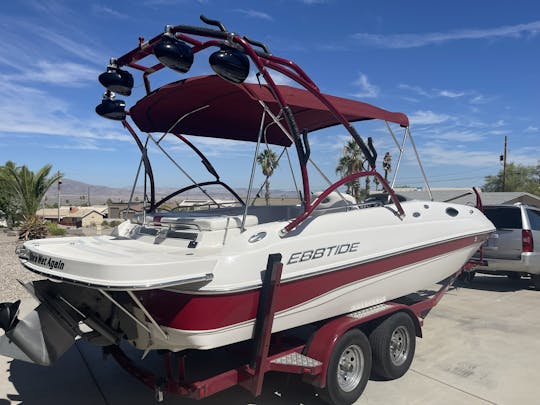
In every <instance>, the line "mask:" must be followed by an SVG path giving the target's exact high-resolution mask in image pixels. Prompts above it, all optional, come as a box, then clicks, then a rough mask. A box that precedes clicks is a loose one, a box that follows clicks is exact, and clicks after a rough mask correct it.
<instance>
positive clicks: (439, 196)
mask: <svg viewBox="0 0 540 405" xmlns="http://www.w3.org/2000/svg"><path fill="white" fill-rule="evenodd" d="M469 191H470V192H471V193H472V190H471V189H470V188H464V189H446V190H437V189H432V190H431V192H432V194H433V199H434V200H435V201H448V200H450V199H452V198H455V197H458V196H462V195H463V194H465V193H467V192H469ZM398 193H399V194H400V195H402V196H404V197H406V198H408V199H415V200H427V199H429V195H428V193H427V191H423V190H422V191H403V192H398ZM481 197H482V205H498V204H515V203H517V202H520V203H523V204H527V205H533V206H536V207H540V196H537V195H534V194H530V193H525V192H520V191H507V192H482V194H481ZM475 201H476V200H475V196H474V194H469V195H467V196H462V197H460V198H457V199H455V200H452V202H456V203H458V204H467V203H470V204H474V203H475Z"/></svg>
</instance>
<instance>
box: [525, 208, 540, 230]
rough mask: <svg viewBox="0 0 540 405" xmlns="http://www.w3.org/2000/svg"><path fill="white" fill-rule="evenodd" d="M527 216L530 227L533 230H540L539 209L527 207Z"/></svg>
mask: <svg viewBox="0 0 540 405" xmlns="http://www.w3.org/2000/svg"><path fill="white" fill-rule="evenodd" d="M527 216H528V217H529V222H530V223H531V229H532V230H533V231H540V211H536V210H530V209H528V210H527Z"/></svg>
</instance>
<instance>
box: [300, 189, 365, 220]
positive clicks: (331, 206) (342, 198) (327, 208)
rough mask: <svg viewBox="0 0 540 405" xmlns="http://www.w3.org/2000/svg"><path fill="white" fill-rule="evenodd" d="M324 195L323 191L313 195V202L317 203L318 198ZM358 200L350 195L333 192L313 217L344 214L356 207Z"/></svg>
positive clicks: (318, 207)
mask: <svg viewBox="0 0 540 405" xmlns="http://www.w3.org/2000/svg"><path fill="white" fill-rule="evenodd" d="M321 194H322V191H319V192H316V193H313V196H312V198H311V201H312V202H313V201H315V199H316V198H317V197H319V196H320V195H321ZM356 206H357V203H356V198H354V197H353V196H352V195H350V194H346V193H338V192H337V191H332V192H331V193H330V194H328V195H327V196H326V198H325V199H324V200H322V201H321V203H320V204H319V205H318V206H317V207H316V208H315V210H314V211H313V215H314V216H317V215H323V214H329V213H334V212H344V211H347V210H349V209H351V208H352V207H356Z"/></svg>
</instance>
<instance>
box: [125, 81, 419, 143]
mask: <svg viewBox="0 0 540 405" xmlns="http://www.w3.org/2000/svg"><path fill="white" fill-rule="evenodd" d="M278 88H279V90H280V92H281V94H282V95H283V98H284V99H285V102H286V103H287V104H288V105H289V106H290V108H291V110H292V113H293V115H294V117H295V119H296V123H297V124H298V128H299V130H301V131H303V130H307V131H308V132H311V131H315V130H318V129H322V128H327V127H331V126H334V125H337V124H339V123H340V122H339V120H337V119H336V117H334V115H333V114H332V113H331V112H330V111H328V109H327V108H326V107H325V106H324V105H323V104H322V103H321V102H320V101H319V100H318V99H317V98H316V97H315V96H314V95H313V94H311V93H310V92H308V91H307V90H304V89H299V88H296V87H290V86H283V85H280V86H278ZM326 97H327V98H328V100H329V101H330V102H331V103H332V104H333V105H334V106H335V107H336V109H337V110H338V111H339V112H340V113H341V114H342V115H343V116H344V117H345V118H346V119H347V120H348V121H349V122H354V121H362V120H371V119H380V120H385V121H389V122H393V123H396V124H399V125H401V126H403V127H407V126H409V119H408V118H407V116H406V115H405V114H403V113H399V112H390V111H386V110H383V109H382V108H378V107H375V106H373V105H370V104H367V103H362V102H360V101H354V100H348V99H345V98H341V97H334V96H329V95H327V96H326ZM258 100H261V101H263V102H264V103H265V104H266V106H267V107H268V108H269V109H270V110H271V111H272V113H273V114H274V115H277V114H279V110H280V109H279V105H278V103H277V102H276V100H275V99H274V97H273V96H272V93H271V92H270V90H269V88H268V86H265V85H259V84H253V83H242V84H233V83H230V82H228V81H226V80H223V79H221V78H220V77H218V76H215V75H212V76H198V77H192V78H189V79H185V80H181V81H178V82H174V83H170V84H167V85H165V86H163V87H160V88H159V89H157V90H155V91H154V92H152V93H150V94H148V95H147V96H145V97H143V98H142V99H140V100H139V101H138V102H137V103H136V104H135V105H134V106H133V107H132V108H131V109H130V115H131V118H132V119H133V121H134V122H135V124H136V125H137V126H138V127H139V129H140V130H141V131H143V132H166V131H168V130H169V129H170V128H171V126H172V125H173V124H174V123H175V122H176V121H178V120H179V119H180V118H181V117H183V116H184V115H186V114H189V113H191V112H193V111H194V110H196V109H198V108H201V107H204V106H208V108H204V109H202V110H200V111H197V112H195V113H193V114H191V115H188V116H187V117H185V118H184V119H183V120H181V122H180V123H178V124H176V125H175V126H174V127H173V128H172V130H171V131H170V132H172V133H176V134H186V135H196V136H205V137H211V138H222V139H233V140H239V141H251V142H256V141H257V138H258V134H259V128H260V125H261V116H262V111H263V107H262V106H261V104H260V103H259V101H258ZM272 123H273V121H272V120H271V119H270V118H269V117H268V115H267V116H266V118H265V127H266V125H268V124H272ZM265 142H267V143H270V144H274V145H281V146H289V145H290V144H291V141H290V140H289V138H287V136H286V135H285V134H284V133H283V132H282V130H281V129H280V128H279V127H278V126H277V125H275V124H274V125H270V126H269V127H268V128H267V131H266V139H265Z"/></svg>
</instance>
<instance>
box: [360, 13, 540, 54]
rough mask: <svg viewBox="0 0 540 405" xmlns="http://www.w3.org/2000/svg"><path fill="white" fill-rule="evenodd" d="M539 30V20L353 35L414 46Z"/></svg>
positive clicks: (372, 41) (386, 43)
mask: <svg viewBox="0 0 540 405" xmlns="http://www.w3.org/2000/svg"><path fill="white" fill-rule="evenodd" d="M539 32H540V20H537V21H533V22H530V23H526V24H517V25H505V26H501V27H496V28H487V29H463V30H454V31H449V32H430V33H425V34H393V35H379V34H369V33H363V32H361V33H357V34H354V35H353V37H354V38H355V39H357V40H359V41H361V42H363V43H366V44H368V45H373V46H379V47H382V48H416V47H420V46H426V45H433V44H441V43H444V42H449V41H458V40H467V39H469V40H470V39H496V38H514V39H517V38H522V37H525V36H535V35H538V33H539Z"/></svg>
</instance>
